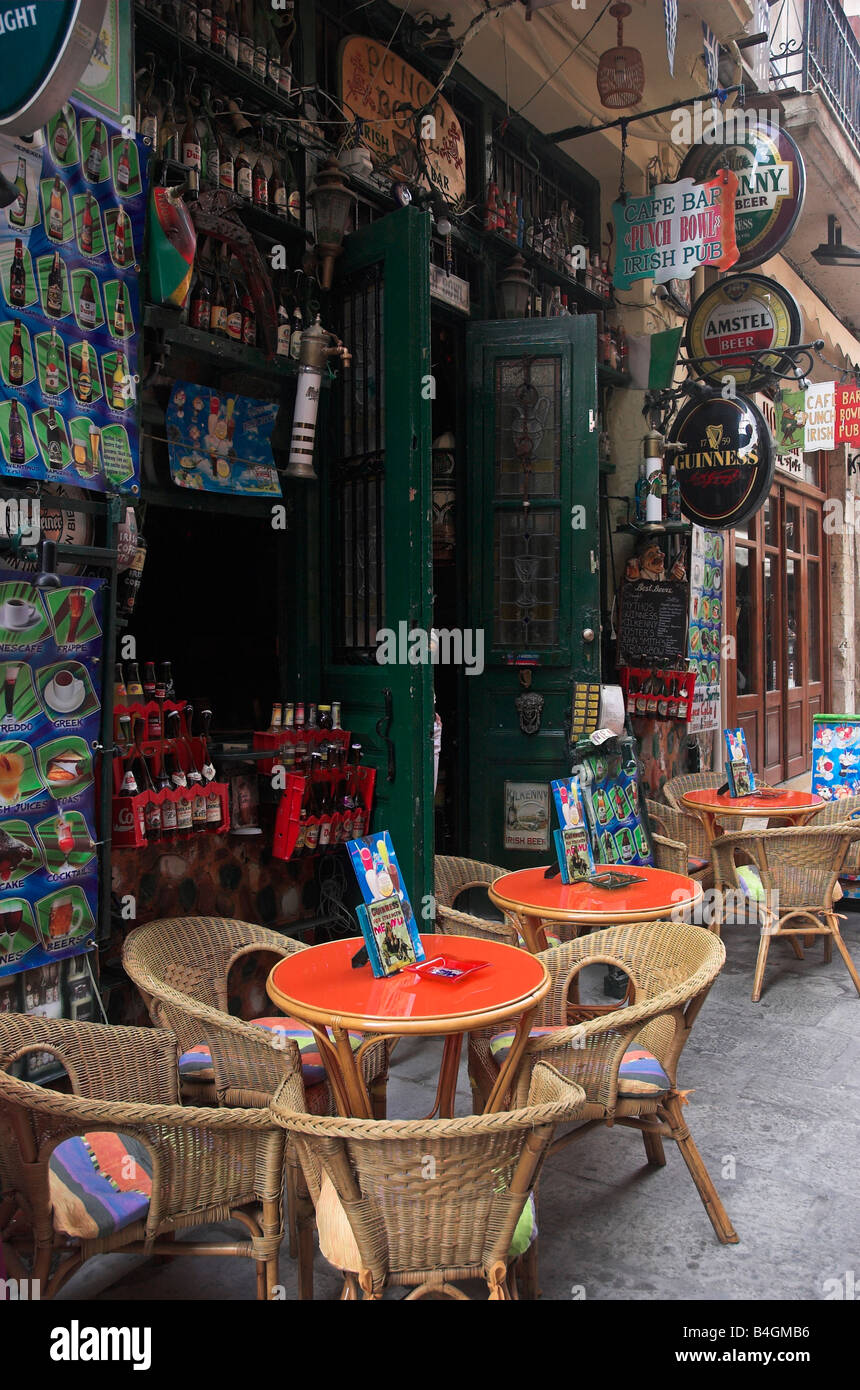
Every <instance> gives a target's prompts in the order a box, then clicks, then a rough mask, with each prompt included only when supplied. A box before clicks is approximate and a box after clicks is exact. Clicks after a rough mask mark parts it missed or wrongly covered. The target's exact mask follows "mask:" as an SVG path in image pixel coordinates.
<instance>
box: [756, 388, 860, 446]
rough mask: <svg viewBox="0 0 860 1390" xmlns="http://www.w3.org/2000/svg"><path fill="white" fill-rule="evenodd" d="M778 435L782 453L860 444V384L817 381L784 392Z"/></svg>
mask: <svg viewBox="0 0 860 1390" xmlns="http://www.w3.org/2000/svg"><path fill="white" fill-rule="evenodd" d="M774 413H775V417H776V427H775V429H774V437H775V440H776V447H777V450H778V451H779V453H780V454H782V455H785V454H790V453H792V452H793V451H794V450H800V451H802V452H804V453H807V454H809V453H814V452H815V451H816V450H818V449H824V450H825V451H829V450H831V449H835V448H837V447H838V446H839V445H840V444H847V445H849V447H851V448H853V449H854V450H855V451H856V449H857V447H858V446H860V386H843V385H840V384H838V383H837V382H835V381H813V382H810V384H809V385H808V386H807V387H806V388H805V390H800V389H798V390H794V391H783V392H781V393H780V397H779V400H778V401H777V402H776V405H775V412H774Z"/></svg>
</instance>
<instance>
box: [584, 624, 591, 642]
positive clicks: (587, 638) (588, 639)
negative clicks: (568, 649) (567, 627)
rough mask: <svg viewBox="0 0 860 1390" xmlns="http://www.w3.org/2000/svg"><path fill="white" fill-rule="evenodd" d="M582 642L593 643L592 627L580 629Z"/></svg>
mask: <svg viewBox="0 0 860 1390" xmlns="http://www.w3.org/2000/svg"><path fill="white" fill-rule="evenodd" d="M582 640H583V642H593V641H594V628H593V627H584V628H583V629H582Z"/></svg>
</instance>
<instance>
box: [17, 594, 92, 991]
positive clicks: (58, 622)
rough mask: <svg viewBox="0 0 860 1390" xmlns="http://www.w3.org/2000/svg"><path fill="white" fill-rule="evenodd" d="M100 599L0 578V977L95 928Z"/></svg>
mask: <svg viewBox="0 0 860 1390" xmlns="http://www.w3.org/2000/svg"><path fill="white" fill-rule="evenodd" d="M104 592H105V584H104V580H101V579H77V578H75V579H66V580H63V581H62V583H61V585H60V587H59V588H56V589H37V588H36V587H35V585H34V584H32V583H30V582H29V580H28V579H26V578H22V576H21V575H20V573H18V572H16V571H15V570H9V569H0V976H3V975H8V974H13V973H15V972H16V971H18V970H25V969H29V968H30V967H31V966H34V965H40V964H44V963H46V962H49V961H53V960H57V959H60V958H62V957H63V956H67V955H72V954H75V953H76V952H80V951H82V950H84V949H86V947H87V944H88V942H89V940H90V939H91V937H92V935H93V933H94V932H95V929H96V923H97V920H98V859H97V851H96V838H97V834H96V819H95V771H94V762H93V751H92V750H93V744H94V743H95V742H97V741H98V739H99V737H100V732H101V706H102V632H103V612H102V605H103V601H104Z"/></svg>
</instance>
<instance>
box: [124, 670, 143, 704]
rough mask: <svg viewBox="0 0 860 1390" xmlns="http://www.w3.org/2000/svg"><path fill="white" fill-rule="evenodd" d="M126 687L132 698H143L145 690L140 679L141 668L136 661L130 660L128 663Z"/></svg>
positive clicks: (129, 696)
mask: <svg viewBox="0 0 860 1390" xmlns="http://www.w3.org/2000/svg"><path fill="white" fill-rule="evenodd" d="M125 688H126V690H127V691H128V698H129V699H130V700H142V699H143V694H144V691H143V686H142V684H141V680H140V669H139V667H138V664H137V662H136V661H129V662H128V663H127V665H126V670H125Z"/></svg>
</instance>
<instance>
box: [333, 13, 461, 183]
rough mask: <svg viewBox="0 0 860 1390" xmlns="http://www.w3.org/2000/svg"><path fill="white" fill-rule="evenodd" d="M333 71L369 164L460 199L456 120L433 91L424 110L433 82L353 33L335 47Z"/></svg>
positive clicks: (380, 45) (383, 48) (389, 51)
mask: <svg viewBox="0 0 860 1390" xmlns="http://www.w3.org/2000/svg"><path fill="white" fill-rule="evenodd" d="M338 70H339V73H340V97H341V101H342V103H343V106H344V108H345V111H346V115H347V116H348V117H349V119H350V120H357V121H358V122H359V125H360V135H361V140H362V143H363V144H364V145H366V146H367V148H368V149H369V150H370V152H371V154H372V155H373V157H374V163H375V164H376V165H382V166H383V168H384V171H385V173H387V174H389V175H390V176H391V178H392V179H395V180H396V179H402V180H403V181H404V182H405V183H407V184H412V185H418V186H421V187H426V186H427V184H428V181H429V182H430V183H432V186H433V188H435V189H436V190H437V191H438V192H439V193H441V194H442V196H443V198H445V199H447V201H448V202H449V203H456V202H457V200H458V199H459V198H462V197H464V196H465V193H466V146H465V141H464V140H463V131H462V128H461V126H460V122H459V121H458V120H457V117H456V116H455V115H454V112H453V110H452V108H451V107H450V106H449V104H448V102H447V101H445V99H444V97H441V96H438V95H437V96H436V97H435V98H434V100H433V107H432V110H428V111H425V110H424V108H425V106H426V105H427V103H428V102H429V100H430V98H431V97H432V96H433V92H434V84H433V83H432V82H430V81H428V80H427V78H426V77H423V76H422V74H421V73H420V72H416V70H415V68H412V67H410V66H409V64H408V63H404V61H403V59H402V58H398V57H397V54H396V53H392V52H391V50H390V49H389V48H386V47H385V45H384V44H382V43H378V42H377V41H376V39H366V38H362V37H361V35H359V34H354V35H353V36H352V37H351V38H348V39H346V40H345V41H344V43H343V44H342V45H341V50H340V60H339V64H338ZM419 113H420V115H419ZM416 117H417V118H418V128H417V129H416ZM419 146H420V149H421V152H422V154H423V160H422V159H421V158H420V157H419V153H418V150H419Z"/></svg>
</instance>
